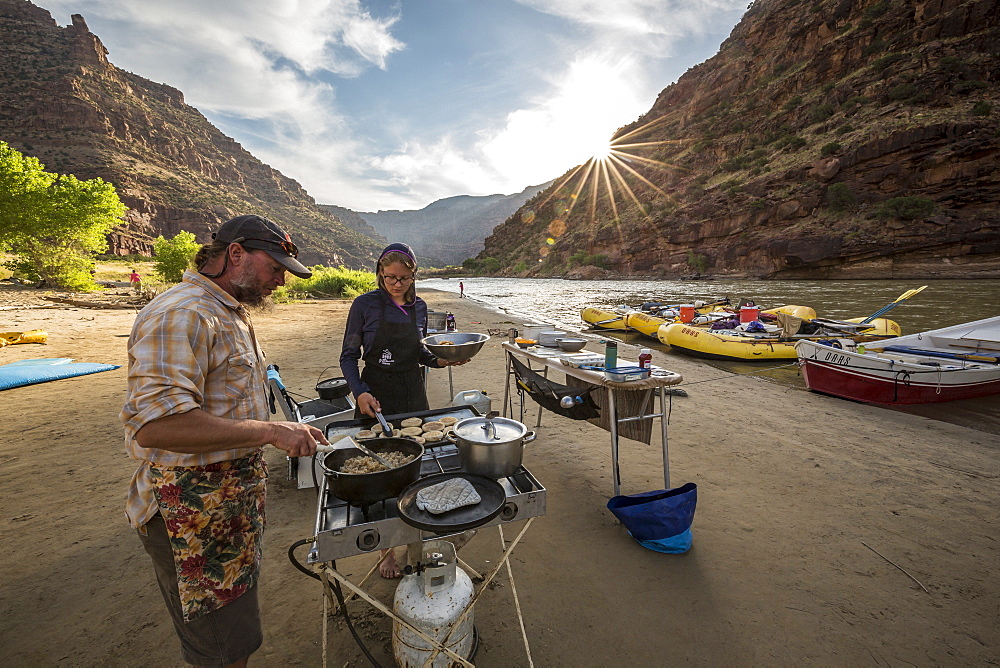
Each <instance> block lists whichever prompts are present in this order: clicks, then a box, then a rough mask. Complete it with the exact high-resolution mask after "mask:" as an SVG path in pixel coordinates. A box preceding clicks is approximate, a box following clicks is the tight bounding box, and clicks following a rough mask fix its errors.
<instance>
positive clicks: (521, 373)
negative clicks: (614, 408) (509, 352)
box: [510, 356, 601, 420]
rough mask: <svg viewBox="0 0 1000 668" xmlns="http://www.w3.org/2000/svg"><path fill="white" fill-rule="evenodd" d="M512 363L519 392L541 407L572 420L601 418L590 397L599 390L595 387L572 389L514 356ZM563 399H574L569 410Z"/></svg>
mask: <svg viewBox="0 0 1000 668" xmlns="http://www.w3.org/2000/svg"><path fill="white" fill-rule="evenodd" d="M510 361H511V363H512V364H513V368H514V377H515V378H516V379H517V387H518V390H519V391H520V392H524V393H527V395H528V396H529V397H531V398H532V399H534V400H535V403H537V404H538V405H539V406H541V407H543V408H547V409H548V410H550V411H552V412H553V413H557V414H559V415H562V416H563V417H568V418H570V419H571V420H590V419H592V418H596V417H599V416H600V414H601V412H600V410H599V409H598V407H597V404H596V403H594V399H593V397H591V396H590V393H591V392H593V391H594V390H595V389H597V388H596V387H595V386H592V385H588V386H580V387H570V386H569V385H561V384H559V383H554V382H552V381H551V380H549V379H548V378H545V377H544V376H541V375H539V374H537V373H535V372H534V371H532V370H531V369H529V368H528V367H527V366H525V365H524V364H522V363H521V362H519V361H517V359H515V358H514V357H513V356H511V357H510ZM563 397H572V398H573V400H574V404H573V405H572V406H570V407H569V408H566V407H563V406H562V405H561V403H560V402H561V401H562V399H563Z"/></svg>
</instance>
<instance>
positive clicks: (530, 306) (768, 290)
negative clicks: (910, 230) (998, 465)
mask: <svg viewBox="0 0 1000 668" xmlns="http://www.w3.org/2000/svg"><path fill="white" fill-rule="evenodd" d="M461 280H462V282H463V283H464V284H465V294H466V295H467V296H468V297H471V298H473V299H476V300H478V301H481V302H484V303H485V304H486V305H488V306H491V307H494V308H496V309H498V310H500V311H503V312H506V313H508V314H510V316H511V320H512V321H513V322H514V323H515V326H518V325H519V324H521V323H527V322H541V323H549V324H552V325H556V326H557V328H558V329H562V330H566V331H583V330H584V329H585V327H586V324H585V323H584V322H583V321H582V320H581V319H580V310H581V309H583V308H584V307H586V306H596V307H614V306H618V305H623V304H626V305H633V306H635V305H637V304H641V303H642V302H644V301H649V300H652V299H655V300H659V301H664V302H666V303H673V304H677V303H690V302H692V301H694V300H697V299H702V300H704V301H707V302H711V301H716V300H719V299H724V298H729V299H730V300H731V302H732V303H733V304H736V303H738V302H739V301H741V300H746V299H752V300H753V301H754V302H755V303H757V304H760V305H761V306H762V307H764V308H771V307H774V306H781V305H784V304H799V305H803V306H810V307H812V308H814V309H815V310H816V313H817V315H818V316H820V317H825V318H836V319H847V318H856V317H863V316H868V315H871V314H872V313H874V312H875V311H877V310H878V309H880V308H882V307H883V306H886V305H887V304H890V303H892V302H893V301H895V300H896V299H897V298H898V297H899V296H900V295H902V294H903V293H905V292H906V291H907V290H911V289H914V288H919V287H921V286H923V285H926V286H927V288H926V289H925V290H923V291H921V292H920V293H919V294H917V295H915V296H913V297H912V298H910V299H907V300H904V301H901V302H899V303H898V304H897V305H896V306H895V307H894V308H893V309H892V310H890V311H889V312H887V313H886V314H885V316H884V317H886V318H889V319H892V320H895V321H896V322H897V323H899V325H900V327H901V328H902V330H903V334H913V333H916V332H922V331H925V330H928V329H936V328H938V327H947V326H948V325H956V324H959V323H963V322H969V321H970V320H978V319H980V318H987V317H990V316H994V315H1000V280H997V279H986V280H978V281H973V280H913V279H907V280H900V279H891V280H865V281H761V280H732V279H721V280H701V281H683V280H656V281H651V280H614V281H606V280H602V281H568V280H563V279H517V278H476V277H473V278H463V279H461ZM458 283H459V279H454V278H452V279H440V278H436V279H428V280H423V281H420V282H419V285H418V289H419V288H420V287H426V288H433V289H435V290H442V291H446V292H455V293H457V292H458V290H459V288H458ZM459 326H460V327H462V328H463V329H466V327H464V326H463V323H459ZM601 335H602V336H604V337H613V338H615V339H618V340H619V341H624V342H627V343H631V344H634V345H638V346H642V347H646V348H652V349H656V350H660V351H664V352H667V353H668V354H671V355H672V354H676V353H671V352H669V351H670V349H669V347H667V346H664V345H662V344H660V343H659V342H658V341H655V340H653V339H650V338H648V337H645V336H642V335H641V334H638V333H636V332H627V333H626V332H602V333H601ZM591 347H593V346H591ZM705 363H706V364H710V365H711V366H713V367H715V368H717V369H719V370H722V371H728V372H732V373H746V374H753V375H756V376H760V377H764V378H767V379H769V380H772V381H775V382H778V383H782V384H785V385H791V386H796V387H804V384H803V381H802V378H801V376H800V375H799V373H798V369H797V368H796V367H795V366H794V365H789V366H786V365H781V364H775V365H770V364H766V363H763V364H762V363H741V362H715V361H711V362H709V361H707V360H706V361H705ZM773 367H779V368H773ZM901 410H905V411H906V412H910V413H914V414H918V415H924V416H925V417H930V418H933V419H939V420H945V421H948V422H954V423H957V424H966V425H968V426H973V427H974V428H977V429H980V430H983V431H988V432H990V433H997V434H1000V397H996V396H993V397H985V398H981V399H971V400H966V401H958V402H948V403H946V404H942V405H927V406H915V407H906V408H903V409H901Z"/></svg>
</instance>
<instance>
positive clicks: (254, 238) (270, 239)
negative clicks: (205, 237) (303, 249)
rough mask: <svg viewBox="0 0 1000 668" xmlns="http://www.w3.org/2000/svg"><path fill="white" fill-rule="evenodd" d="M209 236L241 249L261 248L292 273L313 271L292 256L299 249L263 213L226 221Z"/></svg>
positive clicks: (303, 273) (307, 273) (307, 274)
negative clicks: (238, 245)
mask: <svg viewBox="0 0 1000 668" xmlns="http://www.w3.org/2000/svg"><path fill="white" fill-rule="evenodd" d="M212 238H213V239H214V240H216V241H221V242H223V243H227V244H233V243H236V244H240V245H241V246H243V247H244V248H252V249H254V250H262V251H264V252H265V253H267V254H268V255H270V256H271V257H273V258H274V259H275V260H276V261H278V262H280V263H281V264H282V265H283V266H284V267H285V269H287V270H288V271H289V272H291V273H292V274H294V275H295V276H298V277H299V278H309V277H310V276H312V272H311V271H310V270H309V269H307V268H306V266H305V265H304V264H302V263H301V262H299V261H298V260H296V259H295V258H296V257H297V256H298V254H299V249H298V248H297V247H296V245H295V244H293V243H292V238H291V237H290V236H288V235H287V234H286V233H285V232H284V231H283V230H282V229H281V228H280V227H278V224H277V223H275V222H274V221H273V220H269V219H267V218H264V217H263V216H254V215H245V216H237V217H236V218H233V219H231V220H227V221H226V222H224V223H223V224H222V227H220V228H219V231H218V232H216V233H215V234H213V235H212Z"/></svg>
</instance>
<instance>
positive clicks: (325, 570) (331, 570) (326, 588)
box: [317, 517, 535, 668]
mask: <svg viewBox="0 0 1000 668" xmlns="http://www.w3.org/2000/svg"><path fill="white" fill-rule="evenodd" d="M534 520H535V518H534V517H529V518H528V519H527V520H526V521H525V523H524V526H523V527H521V531H520V532H518V534H517V536H516V537H515V538H514V540H513V541H511V543H510V545H507V544H506V541H505V539H504V535H503V526H499V527H497V528H498V530H499V532H500V543H501V545H502V546H503V547H504V552H503V554H502V555H501V557H500V559H499V561H498V562H497V565H496V566H494V567H493V570H491V571H490V572H489V574H487V575H486V576H483V575H481V574H480V573H478V572H476V571H475V570H474V569H472V568H471V567H469V566H468V565H467V564H466V563H465V562H463V561H462V560H461V559H459V565H461V566H462V567H463V568H464V569H465V570H467V571H470V570H471V571H472V573H471V575H473V576H474V577H476V578H481V579H482V580H483V581H482V583H481V584H480V585H479V586H478V587H477V588H476V590H475V593H474V594H473V595H472V600H471V601H469V603H468V605H466V606H465V609H464V610H462V614H461V615H459V617H458V618H457V619H456V620H455V623H454V624H453V625H452V630H451V632H449V633H448V635H447V636H445V638H444V640H441V641H438V640H435V639H434V638H432V637H431V636H429V635H427V634H426V633H424V632H423V631H421V630H420V629H418V628H416V627H415V626H413V625H412V624H410V623H409V622H407V621H406V620H405V619H403V618H401V617H400V616H399V615H397V614H396V613H395V612H393V611H392V610H391V609H390V608H388V607H386V606H385V604H383V603H382V602H381V601H379V600H378V599H376V598H374V597H372V596H371V595H369V594H368V593H367V592H366V591H365V590H364V589H362V588H361V586H362V585H363V584H364V583H365V582H367V580H368V578H369V577H371V575H372V574H374V572H375V570H376V569H377V568H378V564H376V565H375V567H374V568H372V570H371V571H370V572H369V573H368V575H366V576H365V578H364V579H363V580H362V581H361V583H360V584H357V585H356V584H354V583H353V582H351V581H350V580H349V579H348V578H347V577H346V576H345V575H344V574H343V573H341V572H340V571H338V570H337V569H336V567H334V566H331V565H329V564H327V563H325V562H322V563H320V564H319V565H318V567H317V568H318V570H319V575H320V580H321V581H322V582H323V596H324V599H323V657H324V660H323V665H324V666H325V665H326V628H327V626H326V620H327V615H328V613H329V610H330V609H331V608H332V609H333V611H334V614H336V613H337V610H336V607H337V605H338V603H337V599H336V598H335V596H334V593H333V588H332V586H331V585H330V580H329V578H330V577H331V576H332V577H333V579H335V580H336V581H337V582H339V583H340V584H341V585H342V586H344V587H347V588H348V589H350V590H351V591H352V592H353V593H354V594H356V595H357V596H358V597H360V598H361V599H363V600H364V601H365V602H367V603H368V604H369V605H371V606H372V607H373V608H375V609H376V610H378V611H379V612H381V613H382V614H384V615H386V616H387V617H389V618H391V619H392V620H393V621H396V622H399V623H400V624H402V625H403V626H405V627H406V628H408V629H409V630H411V631H413V633H415V634H416V635H417V636H419V637H420V638H422V639H423V640H424V641H425V642H427V643H428V644H429V645H430V646H431V647H433V648H434V651H433V652H432V653H431V655H430V657H428V659H427V661H426V662H425V663H424V665H425V666H428V665H432V664H433V662H434V660H435V659H436V658H437V655H438V654H439V653H441V652H443V653H445V654H447V655H448V656H449V657H450V658H451V659H453V660H454V661H456V662H458V663H459V664H461V665H463V666H470V667H473V668H474V666H475V664H473V663H472V662H471V661H469V660H468V659H465V658H463V657H461V656H459V655H458V654H456V653H455V652H453V651H452V650H450V649H448V647H447V643H448V641H449V640H450V639H451V633H453V632H454V631H455V629H457V628H458V627H459V626H460V624H461V622H462V620H463V619H465V617H466V616H467V615H468V614H469V612H470V611H471V610H472V608H473V606H474V605H475V604H476V601H478V600H479V598H480V596H482V595H483V592H485V591H486V589H487V588H488V587H489V585H490V583H492V582H493V579H494V578H495V577H496V576H497V574H498V573H499V572H500V569H501V568H503V567H504V566H506V567H507V575H508V577H509V578H510V583H511V593H512V595H513V596H514V605H515V608H516V609H517V614H518V622H519V623H520V627H521V636H522V638H523V639H524V650H525V652H526V653H527V655H528V660H529V663H530V661H531V649H530V647H529V646H528V637H527V634H526V633H525V631H524V621H523V619H522V618H521V603H520V600H519V599H518V596H517V588H516V587H515V586H514V574H513V572H512V570H511V567H510V561H509V559H510V554H511V552H513V551H514V548H515V547H517V544H518V543H519V542H520V541H521V538H523V537H524V534H525V533H527V531H528V527H530V526H531V523H532V522H533V521H534ZM379 563H381V562H379ZM404 577H406V576H404ZM328 606H330V607H328Z"/></svg>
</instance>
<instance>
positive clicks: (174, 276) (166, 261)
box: [153, 230, 200, 283]
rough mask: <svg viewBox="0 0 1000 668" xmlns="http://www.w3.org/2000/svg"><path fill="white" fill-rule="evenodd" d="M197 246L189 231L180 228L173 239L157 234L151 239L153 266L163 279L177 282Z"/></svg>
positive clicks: (198, 246) (194, 253)
mask: <svg viewBox="0 0 1000 668" xmlns="http://www.w3.org/2000/svg"><path fill="white" fill-rule="evenodd" d="M199 248H200V245H199V244H198V242H197V241H195V236H194V235H193V234H192V233H191V232H185V231H183V230H181V231H180V232H178V233H177V236H175V237H174V238H173V239H165V238H163V236H158V237H156V239H155V240H154V241H153V268H154V269H155V270H156V273H158V274H159V275H160V276H161V277H162V278H163V280H165V281H168V282H170V283H179V282H180V280H181V277H182V276H183V275H184V270H185V269H187V268H188V267H189V266H190V265H191V261H192V260H194V256H195V255H196V254H197V253H198V249H199Z"/></svg>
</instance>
